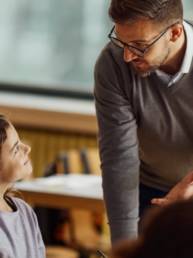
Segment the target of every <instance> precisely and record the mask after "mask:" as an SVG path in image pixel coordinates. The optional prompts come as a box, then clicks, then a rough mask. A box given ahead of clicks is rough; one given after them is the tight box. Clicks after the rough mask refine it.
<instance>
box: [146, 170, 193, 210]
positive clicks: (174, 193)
mask: <svg viewBox="0 0 193 258" xmlns="http://www.w3.org/2000/svg"><path fill="white" fill-rule="evenodd" d="M191 197H193V171H192V172H190V173H189V174H188V175H186V176H185V177H184V178H183V179H182V180H181V181H180V182H179V183H178V184H177V185H175V186H174V187H173V188H172V189H171V191H170V192H169V193H168V194H167V195H166V196H165V197H163V198H154V199H152V200H151V203H152V204H156V205H161V206H163V205H167V204H169V203H172V202H176V201H180V200H187V199H189V198H191Z"/></svg>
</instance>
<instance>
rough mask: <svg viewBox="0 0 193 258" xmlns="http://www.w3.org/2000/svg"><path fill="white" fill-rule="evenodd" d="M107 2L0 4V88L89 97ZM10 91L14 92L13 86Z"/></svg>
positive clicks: (104, 30)
mask: <svg viewBox="0 0 193 258" xmlns="http://www.w3.org/2000/svg"><path fill="white" fill-rule="evenodd" d="M108 5H109V2H108V1H107V0H57V1H54V0H41V1H39V0H33V1H28V0H17V1H14V0H6V1H3V0H0V82H1V83H2V84H3V83H5V84H6V83H9V84H10V85H9V86H10V87H11V85H12V87H14V86H17V87H18V86H20V87H21V86H22V85H23V86H24V87H25V88H27V87H28V88H29V89H31V88H37V89H40V88H42V89H43V88H46V89H52V90H53V89H54V90H70V91H80V92H85V93H89V92H91V90H92V88H93V68H94V64H95V61H96V58H97V56H98V55H99V52H100V50H101V49H102V47H103V46H104V45H105V43H106V42H107V38H106V35H107V33H108V31H109V29H110V21H109V19H108V15H107V9H108ZM5 87H8V86H7V85H6V86H5Z"/></svg>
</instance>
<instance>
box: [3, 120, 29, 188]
mask: <svg viewBox="0 0 193 258" xmlns="http://www.w3.org/2000/svg"><path fill="white" fill-rule="evenodd" d="M29 153H30V147H29V146H28V145H26V144H24V143H22V142H21V141H20V139H19V136H18V134H17V132H16V130H15V128H14V127H13V125H12V124H11V122H10V121H9V120H8V119H7V118H6V117H5V116H3V115H0V184H7V183H13V182H15V181H17V180H20V179H22V178H24V177H26V176H27V175H29V174H30V173H31V172H32V166H31V162H30V159H29Z"/></svg>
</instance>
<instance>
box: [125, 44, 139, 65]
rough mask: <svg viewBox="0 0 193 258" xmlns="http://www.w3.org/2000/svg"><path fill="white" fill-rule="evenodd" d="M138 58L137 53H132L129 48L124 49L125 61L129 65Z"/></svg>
mask: <svg viewBox="0 0 193 258" xmlns="http://www.w3.org/2000/svg"><path fill="white" fill-rule="evenodd" d="M137 58H138V56H137V55H136V54H135V53H133V52H131V51H130V50H129V49H128V47H125V48H124V51H123V59H124V61H125V62H127V63H129V62H131V61H132V60H134V59H137Z"/></svg>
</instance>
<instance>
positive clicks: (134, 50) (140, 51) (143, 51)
mask: <svg viewBox="0 0 193 258" xmlns="http://www.w3.org/2000/svg"><path fill="white" fill-rule="evenodd" d="M178 23H179V21H178V22H175V23H173V24H171V25H170V26H168V27H167V28H166V29H164V30H163V31H162V32H160V33H159V34H158V35H157V36H155V37H154V38H153V39H152V42H151V43H150V44H148V45H147V47H145V48H143V49H141V48H138V47H135V46H133V45H130V44H127V43H125V42H123V41H121V40H119V39H118V38H115V37H112V34H113V31H114V30H115V26H113V28H112V29H111V31H110V33H109V34H108V38H109V39H110V41H111V42H112V43H113V44H114V45H115V46H117V47H120V48H125V47H126V48H128V49H129V50H130V51H131V52H132V53H134V54H136V55H138V56H140V57H143V56H144V55H145V54H146V53H147V51H148V50H149V49H150V48H151V47H152V46H153V45H154V44H155V43H156V42H157V41H158V40H159V39H160V38H161V37H162V36H163V35H164V34H165V33H166V32H167V31H168V29H169V28H171V27H172V26H174V25H176V24H178ZM115 41H117V42H119V43H120V44H121V45H122V46H123V47H121V46H119V45H118V44H116V43H115Z"/></svg>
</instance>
